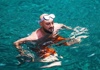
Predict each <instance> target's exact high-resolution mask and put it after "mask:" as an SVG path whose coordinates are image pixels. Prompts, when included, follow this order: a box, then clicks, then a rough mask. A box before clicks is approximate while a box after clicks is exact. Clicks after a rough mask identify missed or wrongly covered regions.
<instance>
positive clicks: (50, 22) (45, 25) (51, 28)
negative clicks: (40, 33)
mask: <svg viewBox="0 0 100 70" xmlns="http://www.w3.org/2000/svg"><path fill="white" fill-rule="evenodd" d="M42 27H43V29H44V30H46V31H48V32H50V33H52V32H53V31H54V23H53V20H48V21H46V20H44V21H43V22H42Z"/></svg>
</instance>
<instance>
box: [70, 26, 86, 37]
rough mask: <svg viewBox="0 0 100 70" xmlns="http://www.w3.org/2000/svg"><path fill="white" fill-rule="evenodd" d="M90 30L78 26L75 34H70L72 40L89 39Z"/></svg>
mask: <svg viewBox="0 0 100 70" xmlns="http://www.w3.org/2000/svg"><path fill="white" fill-rule="evenodd" d="M87 34H88V29H87V28H85V27H80V26H77V27H75V28H74V32H72V33H71V34H70V38H76V37H77V36H84V37H86V36H87V37H88V35H87Z"/></svg>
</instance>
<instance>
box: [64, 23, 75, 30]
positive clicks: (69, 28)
mask: <svg viewBox="0 0 100 70" xmlns="http://www.w3.org/2000/svg"><path fill="white" fill-rule="evenodd" d="M62 28H66V29H68V30H73V29H72V28H71V27H69V26H66V25H64V24H62Z"/></svg>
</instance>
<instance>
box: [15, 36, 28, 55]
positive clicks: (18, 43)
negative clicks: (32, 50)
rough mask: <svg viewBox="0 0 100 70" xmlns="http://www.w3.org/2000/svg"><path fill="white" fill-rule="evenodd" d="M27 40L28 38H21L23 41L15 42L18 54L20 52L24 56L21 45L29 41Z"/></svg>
mask: <svg viewBox="0 0 100 70" xmlns="http://www.w3.org/2000/svg"><path fill="white" fill-rule="evenodd" d="M27 38H28V37H25V38H21V39H19V40H17V41H15V42H14V45H15V47H16V48H17V49H18V52H19V53H20V54H21V55H23V54H24V51H23V49H22V47H21V46H20V45H21V44H22V43H24V42H26V41H27Z"/></svg>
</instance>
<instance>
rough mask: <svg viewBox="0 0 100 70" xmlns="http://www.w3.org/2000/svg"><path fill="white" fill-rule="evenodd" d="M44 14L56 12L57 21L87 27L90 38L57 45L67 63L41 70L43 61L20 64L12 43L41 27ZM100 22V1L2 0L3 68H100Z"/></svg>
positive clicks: (0, 46)
mask: <svg viewBox="0 0 100 70" xmlns="http://www.w3.org/2000/svg"><path fill="white" fill-rule="evenodd" d="M42 13H54V14H55V15H56V18H55V20H54V21H55V22H58V23H64V24H66V25H68V26H71V27H72V28H75V27H76V26H80V27H85V28H87V29H88V33H89V34H88V35H89V37H88V38H86V39H83V40H82V42H81V43H80V44H77V45H72V46H71V47H54V48H55V49H56V51H57V52H58V54H59V55H62V56H63V60H62V61H65V63H64V64H65V65H62V66H58V67H52V68H45V69H40V68H38V66H39V65H41V63H27V64H25V65H23V66H20V67H18V66H16V62H17V60H16V58H15V57H16V55H17V54H18V52H17V50H16V49H15V48H14V46H13V42H14V41H16V40H17V39H20V38H22V37H26V36H27V35H29V34H31V32H32V31H34V30H36V29H37V28H38V27H40V26H39V24H38V23H37V21H38V19H39V16H40V15H41V14H42ZM99 25H100V0H0V70H11V69H13V70H100V36H99V35H100V29H99ZM66 32H67V31H66ZM69 33H70V32H69ZM63 35H64V36H66V35H65V34H63ZM67 35H68V34H67ZM73 47H77V48H73Z"/></svg>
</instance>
